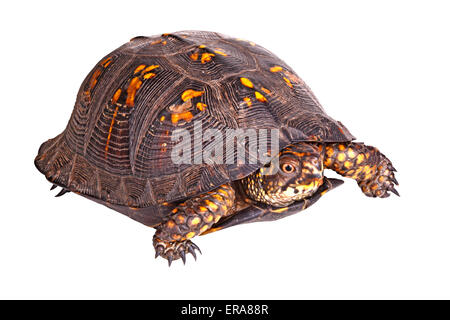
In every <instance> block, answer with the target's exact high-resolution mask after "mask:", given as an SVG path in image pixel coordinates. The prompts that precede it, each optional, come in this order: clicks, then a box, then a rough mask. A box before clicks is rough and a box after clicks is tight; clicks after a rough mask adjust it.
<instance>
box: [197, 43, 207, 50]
mask: <svg viewBox="0 0 450 320" xmlns="http://www.w3.org/2000/svg"><path fill="white" fill-rule="evenodd" d="M198 47H199V48H200V49H204V48H206V46H205V45H204V44H201V45H199V46H198Z"/></svg>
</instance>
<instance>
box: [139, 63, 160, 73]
mask: <svg viewBox="0 0 450 320" xmlns="http://www.w3.org/2000/svg"><path fill="white" fill-rule="evenodd" d="M156 68H159V64H152V65H151V66H148V67H147V68H145V69H144V70H143V71H142V73H146V72H149V71H152V70H154V69H156Z"/></svg>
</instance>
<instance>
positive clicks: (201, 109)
mask: <svg viewBox="0 0 450 320" xmlns="http://www.w3.org/2000/svg"><path fill="white" fill-rule="evenodd" d="M206 107H207V105H206V104H204V103H201V102H198V103H197V109H198V110H200V111H203V110H205V108H206Z"/></svg>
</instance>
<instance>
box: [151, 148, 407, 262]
mask: <svg viewBox="0 0 450 320" xmlns="http://www.w3.org/2000/svg"><path fill="white" fill-rule="evenodd" d="M285 165H290V166H291V170H287V168H286V167H285ZM279 168H280V170H277V173H274V174H270V175H263V174H262V173H264V171H265V170H266V171H267V170H272V169H274V168H272V166H269V167H263V168H261V169H259V170H258V171H256V172H254V173H253V174H251V175H249V176H248V177H246V178H244V179H242V180H240V181H239V183H240V184H238V185H239V186H240V187H238V188H237V189H236V190H235V189H234V188H233V186H231V185H229V184H224V185H222V186H220V187H219V188H217V189H215V190H212V191H209V192H207V193H205V194H201V195H199V196H197V197H195V198H192V199H189V200H186V201H184V202H182V203H180V204H178V205H177V206H176V207H175V208H174V209H173V210H172V212H171V214H170V215H169V216H168V218H167V220H166V221H165V222H164V223H162V224H161V225H159V226H158V227H157V231H156V233H155V236H154V237H153V245H154V247H155V251H156V257H158V256H162V257H163V258H165V259H167V260H168V262H169V265H170V264H171V263H172V261H173V260H176V259H182V260H183V262H185V261H186V254H187V253H191V254H192V255H193V256H194V257H196V253H195V250H198V251H200V249H199V248H198V247H197V246H196V245H195V244H194V243H193V242H191V240H190V239H192V238H193V237H195V236H198V235H201V234H205V233H209V232H213V231H216V230H220V229H222V228H226V227H229V226H232V225H236V224H240V223H248V222H253V221H270V220H277V219H280V218H282V217H286V216H288V215H291V214H293V213H295V212H298V211H301V210H304V209H306V208H307V207H308V206H310V205H311V204H313V203H314V202H316V201H317V200H318V199H319V198H320V197H321V196H322V195H323V194H324V193H325V192H327V191H328V190H331V189H333V188H334V187H336V186H338V185H340V184H341V183H342V181H340V180H336V179H327V178H325V177H323V169H324V168H328V169H332V170H334V171H336V172H337V173H339V174H341V175H342V176H344V177H348V178H352V179H354V180H356V181H357V182H358V185H359V186H360V188H361V190H362V191H363V193H364V194H365V195H367V196H369V197H379V198H385V197H388V196H389V195H390V194H389V192H393V193H394V194H396V195H398V192H397V191H396V190H395V188H394V184H398V183H397V180H396V179H395V176H394V171H395V169H394V167H393V166H392V164H391V162H390V161H389V159H387V158H386V157H385V156H384V155H383V154H382V153H380V151H378V149H376V148H374V147H371V146H366V145H364V144H362V143H353V142H351V143H332V144H325V145H322V144H318V143H304V142H302V143H298V144H296V145H291V146H289V147H287V148H285V149H283V150H282V151H281V152H280V154H279ZM283 168H284V169H283ZM286 170H287V171H286ZM322 182H323V184H322ZM321 184H322V185H321ZM240 189H242V190H240ZM317 190H319V191H318V192H316V191H317ZM236 192H238V193H239V195H240V196H241V197H244V198H245V200H246V201H249V203H253V205H251V206H250V207H248V208H246V209H244V210H243V211H239V212H238V213H236V214H235V215H233V216H231V217H229V218H227V219H222V220H221V218H222V217H226V216H229V215H231V214H233V213H234V212H235V206H236ZM219 220H220V223H218V222H219ZM213 226H214V227H213Z"/></svg>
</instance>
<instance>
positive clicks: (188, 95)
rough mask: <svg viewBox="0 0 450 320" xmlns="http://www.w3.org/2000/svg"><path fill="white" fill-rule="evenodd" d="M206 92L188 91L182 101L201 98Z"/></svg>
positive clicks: (183, 95) (182, 95)
mask: <svg viewBox="0 0 450 320" xmlns="http://www.w3.org/2000/svg"><path fill="white" fill-rule="evenodd" d="M203 93H205V91H196V90H191V89H189V90H186V91H184V92H183V93H182V94H181V100H183V101H188V100H190V99H192V98H195V97H200V96H201V95H202V94H203Z"/></svg>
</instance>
